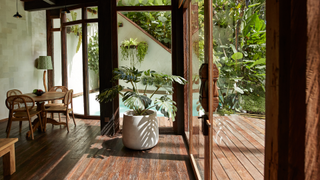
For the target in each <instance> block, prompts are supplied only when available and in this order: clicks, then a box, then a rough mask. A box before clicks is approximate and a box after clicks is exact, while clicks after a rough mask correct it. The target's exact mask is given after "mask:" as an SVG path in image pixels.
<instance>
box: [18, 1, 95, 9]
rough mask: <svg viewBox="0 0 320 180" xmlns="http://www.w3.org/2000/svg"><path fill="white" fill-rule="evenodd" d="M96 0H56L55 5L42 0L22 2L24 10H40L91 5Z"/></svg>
mask: <svg viewBox="0 0 320 180" xmlns="http://www.w3.org/2000/svg"><path fill="white" fill-rule="evenodd" d="M97 2H98V0H63V1H58V2H57V3H56V4H55V5H50V4H47V3H46V2H43V1H30V2H25V3H24V10H25V11H40V10H51V9H59V8H65V7H71V8H73V7H79V8H81V7H83V6H88V5H90V6H92V5H95V4H97Z"/></svg>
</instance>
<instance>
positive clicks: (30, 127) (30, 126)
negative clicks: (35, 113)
mask: <svg viewBox="0 0 320 180" xmlns="http://www.w3.org/2000/svg"><path fill="white" fill-rule="evenodd" d="M29 129H30V131H31V138H32V140H34V137H33V129H32V124H31V120H30V119H29Z"/></svg>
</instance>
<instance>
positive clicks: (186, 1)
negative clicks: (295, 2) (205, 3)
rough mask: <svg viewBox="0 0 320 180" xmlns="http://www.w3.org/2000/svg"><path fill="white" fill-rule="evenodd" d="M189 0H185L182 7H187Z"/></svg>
mask: <svg viewBox="0 0 320 180" xmlns="http://www.w3.org/2000/svg"><path fill="white" fill-rule="evenodd" d="M190 1H191V0H185V2H184V3H183V8H184V9H187V8H188V7H189V5H190Z"/></svg>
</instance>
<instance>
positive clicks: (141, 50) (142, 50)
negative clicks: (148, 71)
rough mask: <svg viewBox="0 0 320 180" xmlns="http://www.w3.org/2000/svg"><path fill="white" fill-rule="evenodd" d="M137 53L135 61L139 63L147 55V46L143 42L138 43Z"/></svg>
mask: <svg viewBox="0 0 320 180" xmlns="http://www.w3.org/2000/svg"><path fill="white" fill-rule="evenodd" d="M137 51H138V52H137V60H138V62H139V63H141V62H142V61H143V60H144V57H145V56H146V54H147V51H148V44H147V43H146V42H145V41H142V42H140V43H139V44H138V46H137Z"/></svg>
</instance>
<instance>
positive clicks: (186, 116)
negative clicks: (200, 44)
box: [183, 9, 191, 131]
mask: <svg viewBox="0 0 320 180" xmlns="http://www.w3.org/2000/svg"><path fill="white" fill-rule="evenodd" d="M188 22H189V21H188V11H187V10H186V9H184V10H183V44H185V46H183V53H184V54H183V56H184V57H183V59H184V61H183V62H184V64H183V66H184V73H183V77H184V78H185V79H186V80H187V81H188V82H189V84H187V85H185V86H184V87H183V93H184V99H185V101H184V131H188V127H189V121H188V119H189V116H190V113H189V110H188V107H189V105H188V103H189V100H190V99H189V98H188V95H189V91H188V88H189V86H190V83H191V81H189V75H188V72H189V71H188V70H189V65H188V63H189V61H190V59H189V54H188V52H189V51H188V48H189V44H188V42H189V37H188Z"/></svg>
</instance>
